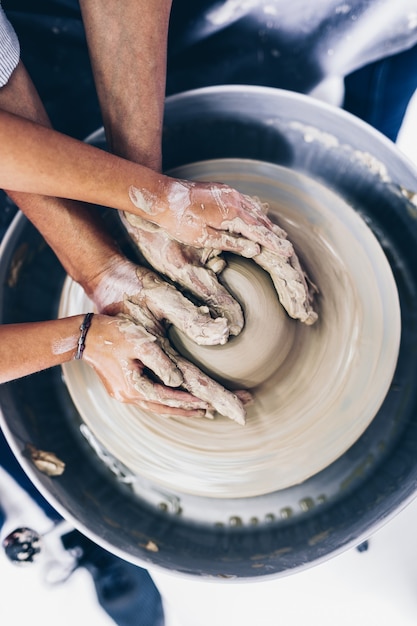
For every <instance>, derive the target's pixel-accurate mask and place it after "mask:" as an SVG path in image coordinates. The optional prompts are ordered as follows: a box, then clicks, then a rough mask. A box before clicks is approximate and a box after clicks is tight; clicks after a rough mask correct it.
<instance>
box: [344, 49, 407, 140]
mask: <svg viewBox="0 0 417 626" xmlns="http://www.w3.org/2000/svg"><path fill="white" fill-rule="evenodd" d="M345 89H346V93H345V100H344V104H343V108H344V109H345V110H346V111H349V112H350V113H353V114H354V115H356V116H357V117H360V118H361V119H362V120H364V121H365V122H367V123H368V124H370V125H371V126H373V127H374V128H376V129H377V130H379V131H380V132H381V133H383V134H384V135H386V136H387V137H388V138H389V139H391V140H392V141H395V140H396V139H397V135H398V131H399V130H400V128H401V124H402V121H403V118H404V114H405V112H406V109H407V106H408V104H409V101H410V99H411V97H412V96H413V94H414V92H415V91H416V89H417V46H415V47H414V48H410V49H409V50H406V51H405V52H401V53H399V54H396V55H394V56H391V57H387V58H386V59H383V60H382V61H377V62H375V63H372V64H370V65H367V66H365V67H364V68H362V69H360V70H357V71H356V72H354V73H353V74H350V75H349V76H347V77H346V78H345Z"/></svg>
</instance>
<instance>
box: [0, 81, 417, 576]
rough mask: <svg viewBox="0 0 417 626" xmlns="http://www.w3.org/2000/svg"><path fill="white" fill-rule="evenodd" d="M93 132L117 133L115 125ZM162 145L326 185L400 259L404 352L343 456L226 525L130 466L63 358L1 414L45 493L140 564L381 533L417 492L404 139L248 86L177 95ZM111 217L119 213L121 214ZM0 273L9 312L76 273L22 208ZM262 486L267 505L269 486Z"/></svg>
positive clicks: (263, 566) (221, 557) (6, 316)
mask: <svg viewBox="0 0 417 626" xmlns="http://www.w3.org/2000/svg"><path fill="white" fill-rule="evenodd" d="M88 141H90V142H91V143H94V144H96V145H99V146H102V147H105V139H104V133H103V131H102V129H100V130H99V131H97V132H96V133H94V134H93V135H92V136H91V137H89V138H88ZM164 158H165V163H164V166H165V169H166V170H170V169H172V168H177V167H180V166H183V165H187V164H189V163H193V162H200V161H205V160H212V159H252V160H256V161H264V162H269V163H274V164H277V165H279V166H281V167H284V168H288V169H289V170H292V171H296V172H299V173H301V174H303V175H307V176H308V177H310V178H311V179H313V180H315V181H317V183H319V184H321V185H324V186H325V187H326V188H328V189H329V190H331V191H332V192H334V193H335V194H337V195H338V196H340V197H341V198H343V200H344V201H346V202H348V203H349V205H350V206H351V207H353V208H354V210H355V211H357V212H358V214H359V215H360V216H361V217H362V218H363V220H365V222H366V223H367V224H368V226H369V227H370V228H371V230H372V231H373V233H374V235H375V236H376V237H377V239H378V241H379V243H380V246H381V248H382V249H383V250H384V252H385V255H386V257H387V259H388V261H389V264H390V267H391V270H392V273H393V275H394V277H395V282H396V285H397V290H398V295H399V299H400V307H401V327H402V334H401V345H400V351H399V357H398V362H397V367H396V371H395V374H394V377H393V380H392V384H391V387H390V389H389V391H388V394H387V396H386V398H385V400H384V402H383V404H382V406H381V408H380V409H379V411H378V413H377V415H376V416H375V418H374V419H373V421H372V423H371V424H370V426H369V427H368V428H367V429H366V431H365V432H364V433H363V434H362V436H361V437H360V438H359V440H358V441H357V442H356V443H355V444H354V445H353V446H352V447H351V448H349V450H348V451H347V452H346V453H345V454H343V455H342V456H341V457H340V458H338V459H337V460H336V461H335V462H334V463H331V464H330V465H329V466H328V467H326V468H325V469H324V470H322V471H321V472H319V473H318V474H316V475H314V476H313V477H312V478H310V479H308V480H306V481H304V482H303V483H301V484H299V485H297V486H295V487H293V488H291V489H290V490H281V491H278V492H276V493H275V494H270V495H269V500H268V508H267V509H265V508H264V507H262V509H261V514H260V515H259V514H258V515H256V514H254V515H253V516H252V517H251V519H250V521H246V520H244V519H243V520H242V516H241V515H239V514H237V515H229V514H228V515H227V516H226V519H223V520H222V523H221V524H213V523H209V522H204V521H201V519H198V520H195V519H192V517H191V518H189V517H187V516H185V515H183V514H182V510H181V506H180V505H179V504H178V501H177V500H175V499H173V498H170V497H169V494H167V493H164V492H163V490H162V491H159V493H158V494H157V496H158V497H157V498H156V499H155V500H154V501H150V500H149V499H148V498H146V497H143V495H142V494H141V493H139V492H138V491H137V490H135V489H133V488H132V484H131V477H130V476H129V473H128V472H126V471H125V468H124V467H123V465H122V464H121V463H119V462H117V461H115V459H114V458H112V457H111V455H109V454H108V453H107V451H106V450H104V449H103V448H101V447H100V445H99V444H98V443H97V441H95V440H94V438H91V436H90V434H89V433H88V432H86V430H85V429H84V428H83V426H84V425H83V423H82V420H81V418H80V415H79V414H78V412H77V410H76V408H75V406H74V403H73V401H72V398H71V396H70V394H69V393H68V390H67V388H66V386H65V384H64V382H63V379H62V375H61V370H60V368H55V369H51V370H48V371H46V372H41V373H39V374H36V375H34V376H31V377H28V378H24V379H21V380H18V381H14V382H12V383H8V384H6V385H3V386H2V387H1V388H0V405H1V412H2V418H1V419H2V427H3V429H4V431H5V434H6V436H7V439H8V441H9V443H10V445H11V447H12V449H13V451H14V453H15V454H16V456H17V458H18V460H19V461H20V462H21V464H22V467H23V468H24V470H25V471H26V472H27V474H28V475H29V477H30V478H31V479H32V481H33V482H34V484H35V485H36V486H37V487H38V488H39V490H40V491H41V492H42V493H43V495H44V496H45V497H46V498H47V500H49V501H50V502H51V504H52V505H53V506H54V507H55V508H56V509H57V510H58V511H59V512H60V513H61V514H62V515H63V516H64V517H65V518H67V519H69V520H70V521H71V522H72V523H73V524H74V525H75V526H76V527H77V528H78V529H79V530H80V531H81V532H83V533H84V534H86V535H87V536H89V537H90V538H92V539H93V540H94V541H96V542H97V543H99V544H100V545H102V546H104V547H105V548H107V549H108V550H110V551H112V552H114V553H115V554H118V555H120V556H122V557H123V558H125V559H127V560H129V561H131V562H133V563H136V564H138V565H141V566H145V567H162V568H164V569H168V570H171V571H175V572H181V573H184V574H189V575H192V576H207V577H219V578H221V579H227V578H255V577H266V576H278V575H284V574H286V573H289V572H290V571H294V570H297V569H301V568H305V567H308V566H312V565H314V564H315V563H318V562H319V561H321V560H323V559H325V558H329V557H330V556H332V555H335V554H337V553H339V552H340V551H342V550H344V549H347V548H349V547H351V546H352V545H355V544H358V543H360V542H361V541H362V540H364V539H365V538H367V537H369V535H370V534H371V533H373V532H374V531H375V530H376V528H378V527H379V526H380V525H381V524H382V523H383V522H385V521H387V520H388V519H389V518H390V517H392V516H393V515H395V514H396V513H397V512H398V511H399V510H400V509H401V508H402V507H403V506H405V505H406V504H407V502H408V501H410V499H412V498H413V497H414V493H415V485H416V480H417V462H416V458H415V457H416V455H415V449H416V446H417V423H416V419H415V416H414V414H415V409H416V390H415V384H414V381H415V379H416V368H417V359H416V354H415V352H416V345H417V342H416V340H417V326H416V311H417V293H416V287H417V258H416V257H417V221H416V218H417V209H416V205H415V204H414V194H413V188H414V187H415V185H416V184H417V183H416V181H417V176H416V171H415V170H414V168H413V166H412V165H411V164H410V163H409V162H408V161H407V160H406V159H405V158H404V157H403V156H402V155H401V154H400V152H399V151H398V150H397V149H396V147H395V146H394V145H393V144H392V143H391V142H389V141H388V140H387V139H385V138H384V137H383V136H381V135H380V134H379V133H377V132H376V131H374V130H373V129H372V128H370V127H369V126H367V125H366V124H364V123H362V122H361V121H359V120H357V119H356V118H354V117H352V116H350V115H348V114H346V113H344V112H343V111H341V110H338V109H335V108H333V107H330V106H327V105H325V104H322V103H320V102H317V101H315V100H313V99H311V98H309V97H306V96H301V95H298V94H293V93H291V92H285V91H279V90H274V89H267V88H257V87H247V86H233V87H229V86H224V87H216V88H208V89H202V90H197V91H193V92H188V93H184V94H180V95H177V96H174V97H171V98H169V99H168V100H167V103H166V116H165V131H164ZM104 217H105V219H107V220H109V221H110V222H112V227H113V221H114V216H113V215H111V214H109V213H107V212H106V213H105V215H104ZM115 223H116V222H114V224H115ZM114 228H116V226H115V225H114ZM0 272H1V278H2V282H1V284H2V285H3V287H2V290H1V296H0V315H1V321H2V323H8V322H18V321H30V320H38V319H48V318H51V317H54V316H56V315H57V311H58V304H59V300H60V295H61V291H62V286H63V283H64V280H65V273H64V271H63V270H62V268H61V266H60V264H59V263H58V261H57V260H56V258H55V256H54V255H53V253H52V252H51V250H50V249H49V247H48V246H47V245H46V244H45V242H44V241H43V239H42V237H41V236H40V235H39V234H38V233H37V232H36V230H35V229H34V228H33V227H32V226H31V224H30V223H29V222H28V221H27V220H26V219H25V218H24V217H23V216H22V215H20V214H19V215H18V216H17V217H16V219H15V220H14V222H13V224H12V225H11V227H10V229H9V231H8V233H7V235H6V237H5V238H4V240H3V243H2V247H1V250H0ZM386 332H387V333H389V332H390V329H389V327H387V328H386ZM80 427H81V428H80ZM83 433H84V434H83ZM27 444H31V445H33V446H35V447H36V448H38V449H42V450H47V451H53V452H54V453H55V454H56V455H57V456H58V457H59V458H60V459H62V460H63V461H64V462H65V464H66V467H65V471H64V472H63V474H62V475H60V476H59V477H50V476H47V475H45V474H44V473H41V472H40V471H39V470H37V469H36V468H35V467H34V466H33V465H32V463H31V461H30V459H29V458H28V455H27V453H26V450H27ZM242 500H243V501H244V500H245V499H242ZM251 501H253V502H252V504H253V506H254V511H255V513H256V511H257V500H256V498H251ZM286 503H290V506H287V505H286ZM202 505H203V506H207V502H202ZM244 505H245V502H242V506H244ZM236 509H238V504H236Z"/></svg>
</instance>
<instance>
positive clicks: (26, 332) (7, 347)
mask: <svg viewBox="0 0 417 626" xmlns="http://www.w3.org/2000/svg"><path fill="white" fill-rule="evenodd" d="M83 319H84V316H83V315H76V316H74V317H67V318H64V319H58V320H51V321H48V322H32V323H27V324H5V325H2V326H0V363H1V366H0V383H4V382H7V381H10V380H14V379H16V378H21V377H22V376H28V375H29V374H33V373H34V372H38V371H41V370H44V369H47V368H49V367H53V366H55V365H60V364H61V363H65V362H67V361H71V360H72V359H73V358H74V357H75V354H76V351H77V344H78V338H79V335H80V330H79V329H80V325H81V323H82V321H83Z"/></svg>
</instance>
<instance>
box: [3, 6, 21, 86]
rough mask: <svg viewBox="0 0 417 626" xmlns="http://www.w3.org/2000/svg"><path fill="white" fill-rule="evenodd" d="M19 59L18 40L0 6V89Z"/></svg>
mask: <svg viewBox="0 0 417 626" xmlns="http://www.w3.org/2000/svg"><path fill="white" fill-rule="evenodd" d="M19 57H20V46H19V40H18V38H17V35H16V33H15V31H14V29H13V26H12V25H11V24H10V22H9V20H8V19H7V17H6V15H5V13H4V11H3V9H2V7H1V4H0V87H3V86H4V85H5V84H6V83H7V81H8V80H9V78H10V76H11V75H12V72H13V70H14V69H15V68H16V66H17V64H18V62H19Z"/></svg>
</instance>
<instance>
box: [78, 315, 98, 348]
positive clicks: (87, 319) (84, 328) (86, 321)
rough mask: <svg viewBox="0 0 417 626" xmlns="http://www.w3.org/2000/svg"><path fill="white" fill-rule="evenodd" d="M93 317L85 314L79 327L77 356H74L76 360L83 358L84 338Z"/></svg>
mask: <svg viewBox="0 0 417 626" xmlns="http://www.w3.org/2000/svg"><path fill="white" fill-rule="evenodd" d="M93 315H94V313H87V314H86V316H85V317H84V320H83V323H82V324H81V326H80V331H81V334H80V338H79V339H78V348H77V354H76V355H75V358H76V359H82V358H83V352H84V348H85V338H86V336H87V333H88V329H89V328H90V326H91V320H92V317H93Z"/></svg>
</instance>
